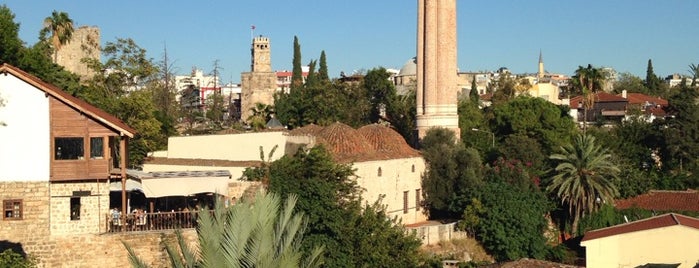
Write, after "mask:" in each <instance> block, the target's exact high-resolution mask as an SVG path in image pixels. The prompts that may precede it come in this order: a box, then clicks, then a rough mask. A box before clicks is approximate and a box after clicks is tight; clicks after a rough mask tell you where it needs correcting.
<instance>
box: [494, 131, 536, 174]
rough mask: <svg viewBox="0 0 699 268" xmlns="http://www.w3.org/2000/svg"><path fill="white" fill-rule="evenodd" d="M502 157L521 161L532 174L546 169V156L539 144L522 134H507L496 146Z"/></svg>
mask: <svg viewBox="0 0 699 268" xmlns="http://www.w3.org/2000/svg"><path fill="white" fill-rule="evenodd" d="M498 151H499V152H500V155H501V156H502V157H503V158H504V159H513V160H518V161H521V162H522V163H523V164H524V165H525V166H527V169H528V170H530V171H531V172H532V173H533V175H543V173H544V172H543V171H544V170H546V169H548V163H547V161H546V160H547V158H548V157H547V156H546V154H545V153H544V150H543V149H542V148H541V144H540V143H539V141H537V140H536V139H534V138H531V137H528V136H526V135H522V134H512V135H508V136H507V137H506V138H505V140H504V141H503V142H502V146H500V147H498Z"/></svg>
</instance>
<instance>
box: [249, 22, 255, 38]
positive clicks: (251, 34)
mask: <svg viewBox="0 0 699 268" xmlns="http://www.w3.org/2000/svg"><path fill="white" fill-rule="evenodd" d="M254 36H255V25H254V24H253V25H250V40H252V39H253V38H254Z"/></svg>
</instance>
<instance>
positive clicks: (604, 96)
mask: <svg viewBox="0 0 699 268" xmlns="http://www.w3.org/2000/svg"><path fill="white" fill-rule="evenodd" d="M594 98H595V103H600V102H628V100H627V99H624V98H622V97H621V96H617V95H612V94H609V93H606V92H598V93H595V95H594ZM582 101H583V96H575V97H572V98H571V99H570V108H571V109H582V108H583V107H582V106H581V105H580V104H581V103H582Z"/></svg>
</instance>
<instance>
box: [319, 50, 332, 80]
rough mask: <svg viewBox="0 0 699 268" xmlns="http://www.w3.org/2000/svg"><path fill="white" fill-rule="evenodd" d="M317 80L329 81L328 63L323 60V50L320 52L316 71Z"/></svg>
mask: <svg viewBox="0 0 699 268" xmlns="http://www.w3.org/2000/svg"><path fill="white" fill-rule="evenodd" d="M318 78H319V79H320V81H322V82H329V81H330V76H328V62H327V61H326V59H325V50H323V51H321V52H320V69H318Z"/></svg>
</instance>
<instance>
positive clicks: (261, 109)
mask: <svg viewBox="0 0 699 268" xmlns="http://www.w3.org/2000/svg"><path fill="white" fill-rule="evenodd" d="M250 112H251V113H252V114H251V115H250V116H248V118H247V121H248V122H249V124H250V125H251V126H252V128H253V129H256V130H257V129H263V128H264V127H265V124H267V121H269V120H270V119H271V118H272V114H273V113H274V107H273V106H271V105H267V104H264V103H260V102H257V103H255V106H254V107H252V108H250Z"/></svg>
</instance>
